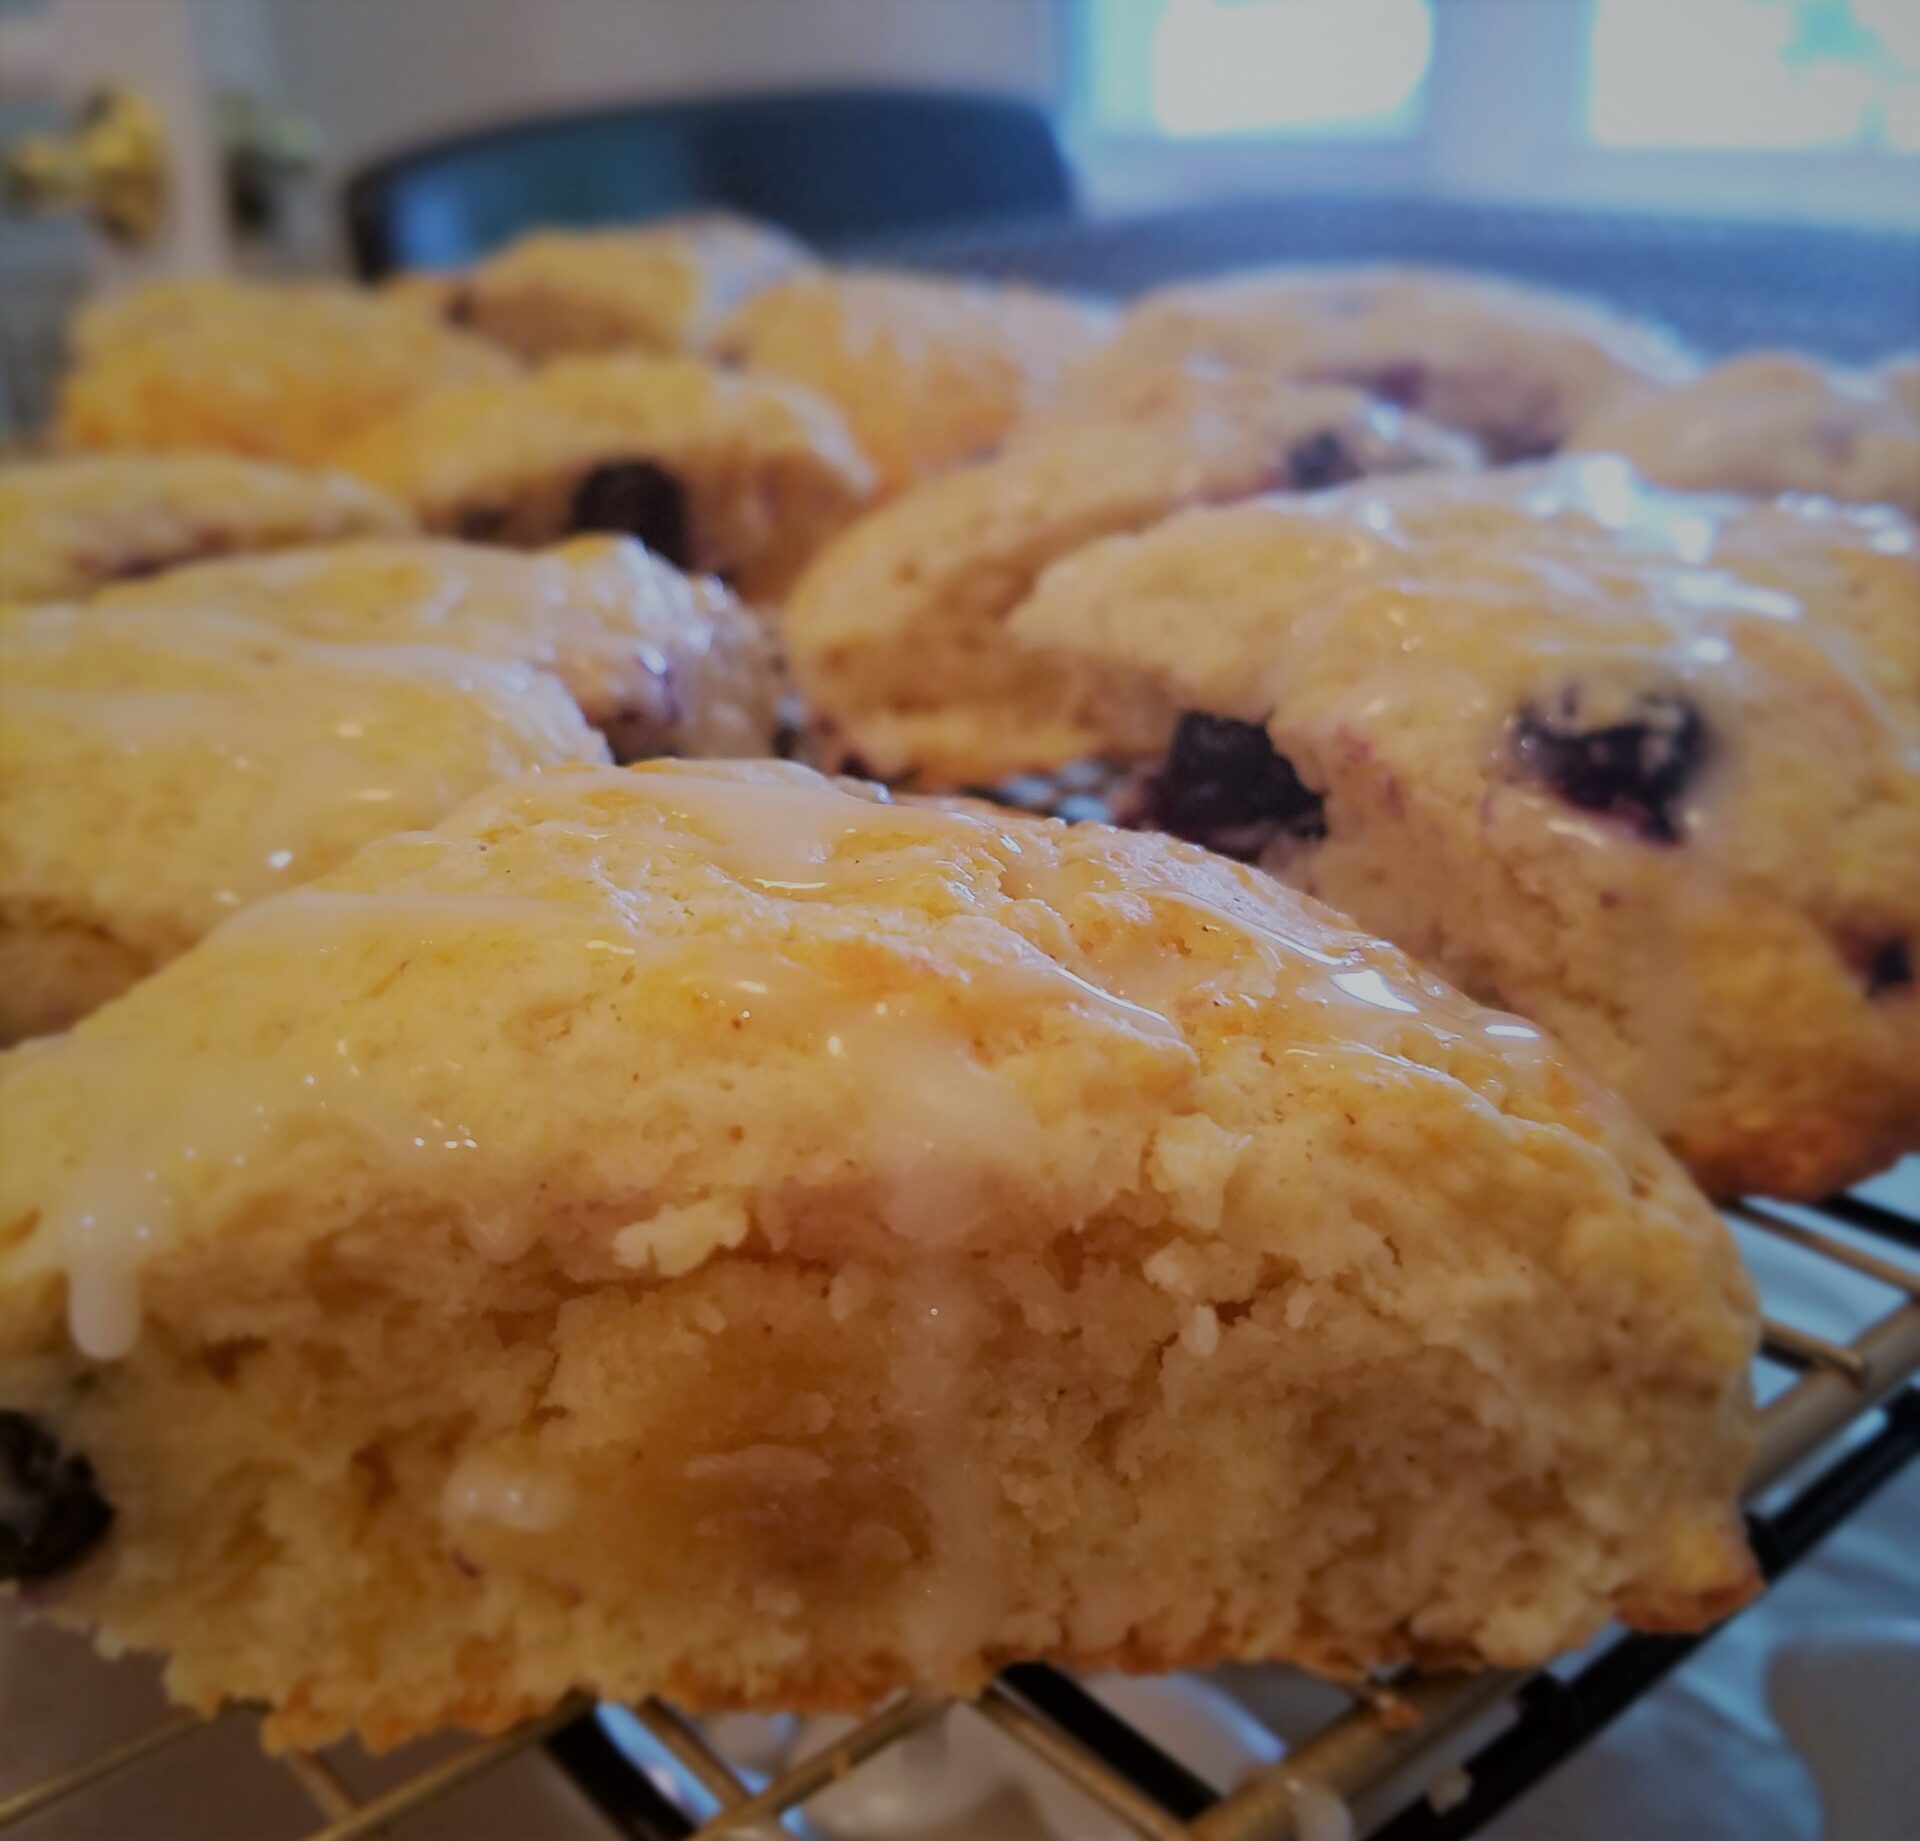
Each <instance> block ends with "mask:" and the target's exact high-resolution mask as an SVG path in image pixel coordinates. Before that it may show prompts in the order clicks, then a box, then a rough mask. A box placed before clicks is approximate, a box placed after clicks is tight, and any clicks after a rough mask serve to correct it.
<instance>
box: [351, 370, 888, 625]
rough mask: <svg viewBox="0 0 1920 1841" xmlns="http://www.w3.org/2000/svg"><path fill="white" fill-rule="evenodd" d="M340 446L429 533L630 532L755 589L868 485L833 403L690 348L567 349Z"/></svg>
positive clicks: (758, 593)
mask: <svg viewBox="0 0 1920 1841" xmlns="http://www.w3.org/2000/svg"><path fill="white" fill-rule="evenodd" d="M337 458H338V461H339V464H340V465H341V466H343V467H345V468H346V469H347V470H348V471H349V472H352V473H355V474H357V475H358V476H359V477H361V478H362V479H365V480H368V481H370V482H371V483H372V484H374V485H376V486H379V487H381V488H382V489H384V490H385V491H388V492H391V493H393V494H394V495H395V496H396V497H398V498H399V499H401V500H402V501H403V502H404V503H406V504H407V505H409V506H411V507H412V508H413V510H414V512H415V513H416V514H417V515H418V517H419V518H420V520H421V522H422V523H423V524H425V525H426V527H427V528H428V529H429V530H431V531H437V532H441V533H443V534H445V535H448V536H456V537H465V538H469V539H476V540H482V541H486V542H493V543H505V544H514V545H520V546H527V545H537V544H546V543H552V542H554V541H556V540H557V539H559V538H561V537H565V536H567V535H569V534H572V533H575V532H581V531H610V532H620V533H623V534H625V535H628V536H632V537H638V538H639V539H640V540H641V541H642V542H643V543H645V544H646V546H647V547H648V548H649V549H650V550H653V551H654V552H656V553H657V554H658V555H661V556H664V557H665V558H666V559H667V560H668V561H669V562H671V563H673V564H675V565H676V566H677V567H679V568H682V569H693V570H699V571H702V572H706V573H711V574H714V575H718V576H720V577H721V578H722V579H723V580H725V581H726V582H727V583H728V584H729V585H730V586H732V587H735V588H737V589H738V590H739V591H740V592H741V593H742V594H744V595H747V596H749V597H750V598H752V599H755V600H777V599H778V598H779V597H780V596H781V595H783V594H784V593H785V592H786V590H787V588H788V587H789V586H790V585H791V583H792V580H793V577H794V575H795V574H796V573H797V572H798V571H799V569H800V567H801V565H802V564H803V563H805V562H806V560H807V559H808V558H809V557H810V556H812V555H813V553H814V552H815V551H816V550H818V549H819V548H820V547H821V546H822V545H823V544H824V543H825V542H826V541H827V539H828V538H829V537H831V536H832V535H834V534H835V533H836V532H837V531H838V530H839V529H840V528H841V527H842V526H843V525H845V524H846V523H848V522H849V521H850V520H851V519H852V518H853V516H854V515H855V513H856V512H857V511H858V510H859V509H860V507H861V506H862V505H863V504H864V503H865V502H866V500H867V498H868V497H869V496H870V494H871V492H872V485H873V476H872V472H871V470H870V469H869V467H868V466H867V463H866V461H865V460H864V458H863V457H862V456H861V454H860V453H859V451H858V450H857V449H856V448H855V447H854V445H853V443H852V441H851V440H850V439H849V437H848V435H847V431H846V428H845V426H844V425H843V424H842V422H841V420H840V418H839V416H838V415H836V414H835V413H834V411H833V410H832V409H831V408H830V407H828V405H827V404H825V403H823V402H821V401H820V400H819V399H818V398H816V397H813V396H811V395H809V394H808V393H807V392H806V391H804V390H800V389H796V388H794V387H793V386H792V385H790V384H787V383H784V382H782V381H781V380H780V379H778V378H774V377H747V376H741V375H738V374H736V373H734V372H730V371H724V370H721V369H719V368H717V367H715V366H713V365H709V364H704V363H702V362H701V361H700V360H698V359H694V358H648V357H616V358H567V359H561V360H559V361H557V362H556V363H554V364H550V365H547V366H545V367H543V368H542V369H540V370H538V371H531V372H527V373H525V374H524V375H522V376H520V377H517V378H514V379H512V380H510V381H507V382H502V383H489V384H474V385H470V386H468V387H466V388H464V389H456V390H444V391H441V392H439V393H438V394H436V395H434V396H431V397H428V398H426V399H425V400H423V401H421V402H419V403H417V404H415V405H413V406H412V407H411V408H410V409H408V410H406V411H404V412H403V413H402V414H400V415H397V416H395V417H393V418H392V419H391V420H389V421H386V422H383V423H381V424H380V425H379V426H377V427H375V428H373V429H370V430H368V431H367V433H366V434H365V435H364V436H363V437H362V438H361V439H360V440H358V441H356V442H353V443H351V444H350V445H348V446H347V447H345V448H343V449H341V450H340V452H339V454H338V456H337Z"/></svg>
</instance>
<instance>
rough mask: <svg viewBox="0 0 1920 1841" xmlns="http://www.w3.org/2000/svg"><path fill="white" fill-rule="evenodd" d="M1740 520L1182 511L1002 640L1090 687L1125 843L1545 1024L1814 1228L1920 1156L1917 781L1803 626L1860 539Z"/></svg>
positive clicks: (1466, 511)
mask: <svg viewBox="0 0 1920 1841" xmlns="http://www.w3.org/2000/svg"><path fill="white" fill-rule="evenodd" d="M1742 516H1743V513H1742V508H1741V507H1740V505H1739V504H1738V503H1737V502H1728V501H1715V500H1712V499H1705V498H1696V499H1689V498H1685V497H1682V496H1680V495H1676V494H1670V493H1661V492H1655V491H1652V490H1649V489H1645V488H1641V487H1639V486H1637V484H1636V482H1635V481H1634V480H1633V478H1632V476H1631V474H1630V473H1629V472H1628V471H1627V469H1626V468H1625V466H1624V464H1623V463H1621V462H1618V461H1615V460H1605V461H1599V460H1596V461H1590V462H1587V463H1585V464H1584V465H1582V464H1579V463H1574V462H1563V463H1560V465H1559V466H1557V467H1555V468H1549V469H1539V470H1519V471H1516V472H1513V473H1508V474H1489V475H1481V476H1477V477H1473V476H1467V475H1436V476H1432V477H1431V478H1425V477H1423V478H1421V479H1417V480H1415V479H1409V480H1400V481H1390V482H1385V483H1383V484H1380V485H1378V486H1375V487H1349V488H1345V489H1343V490H1341V491H1338V492H1333V493H1326V494H1322V495H1320V496H1318V497H1315V498H1309V499H1299V500H1294V501H1291V502H1284V501H1281V500H1277V499H1275V500H1267V501H1263V502H1261V503H1258V504H1251V505H1246V506H1237V507H1227V508H1223V509H1220V510H1206V511H1196V512H1188V513H1185V514H1183V515H1181V516H1180V517H1178V518H1176V519H1174V520H1172V521H1171V522H1169V523H1167V524H1164V525H1162V526H1160V527H1159V528H1158V529H1157V530H1154V531H1152V532H1149V533H1147V534H1146V535H1144V536H1141V537H1137V538H1131V539H1124V538H1123V539H1113V540H1109V541H1108V542H1106V543H1103V544H1100V545H1097V546H1094V547H1092V548H1089V549H1088V550H1086V551H1083V552H1082V553H1081V554H1080V555H1078V556H1075V557H1072V558H1070V559H1068V560H1067V561H1066V562H1064V563H1062V564H1060V565H1059V566H1058V568H1057V569H1055V570H1054V571H1053V572H1051V573H1050V574H1049V575H1048V576H1047V577H1046V578H1045V579H1044V580H1043V581H1042V583H1041V585H1040V588H1039V589H1038V591H1037V592H1036V594H1035V595H1034V596H1033V597H1032V598H1031V599H1030V600H1029V601H1028V602H1027V603H1026V604H1025V605H1024V606H1023V607H1021V608H1019V609H1017V610H1016V611H1015V613H1014V616H1013V619H1012V623H1011V630H1012V632H1013V634H1014V635H1015V637H1016V638H1018V639H1021V640H1024V641H1027V642H1029V643H1032V644H1035V645H1037V646H1039V647H1041V648H1043V649H1044V650H1045V651H1046V653H1048V654H1049V655H1051V654H1052V653H1054V652H1057V651H1060V650H1067V651H1071V652H1075V653H1078V654H1080V655H1081V656H1083V657H1085V658H1086V659H1087V660H1088V661H1089V663H1090V664H1091V665H1093V666H1095V667H1097V668H1099V669H1102V670H1105V671H1107V672H1109V673H1112V674H1114V676H1115V678H1116V680H1117V681H1118V682H1119V683H1120V685H1121V686H1122V694H1117V695H1116V696H1115V698H1114V700H1113V704H1112V707H1113V709H1114V711H1115V712H1116V717H1117V719H1118V720H1117V723H1116V728H1117V729H1118V730H1120V731H1123V732H1119V733H1116V734H1115V735H1114V736H1113V737H1112V738H1111V739H1110V742H1109V746H1110V747H1111V748H1112V749H1114V750H1115V751H1125V752H1131V753H1133V754H1135V755H1136V756H1137V757H1139V758H1142V759H1146V760H1149V761H1151V762H1153V763H1154V764H1155V767H1156V771H1155V772H1153V773H1152V774H1151V775H1150V776H1149V778H1148V779H1147V781H1146V782H1145V785H1144V787H1143V789H1142V791H1143V797H1142V800H1141V804H1140V810H1139V816H1140V818H1141V819H1142V820H1143V821H1144V822H1151V823H1158V824H1163V825H1165V826H1167V827H1168V828H1170V829H1173V830H1176V831H1179V832H1182V833H1184V834H1186V835H1189V836H1197V837H1200V838H1203V839H1205V840H1206V841H1208V842H1211V843H1214V844H1216V845H1219V846H1220V847H1222V848H1227V849H1231V850H1233V851H1235V852H1236V853H1237V854H1241V855H1245V856H1248V857H1253V858H1257V859H1258V861H1259V862H1260V863H1261V864H1262V865H1264V866H1265V867H1267V868H1269V869H1271V870H1272V871H1274V872H1275V873H1276V874H1278V875H1280V876H1283V877H1284V878H1286V879H1287V880H1288V881H1289V882H1291V883H1293V884H1294V885H1295V886H1297V887H1299V888H1302V889H1305V890H1308V891H1310V892H1312V893H1313V894H1316V895H1319V896H1321V897H1323V898H1324V899H1326V900H1328V901H1330V902H1332V903H1333V904H1334V905H1335V906H1337V907H1340V908H1343V909H1345V910H1346V911H1347V912H1348V913H1350V914H1352V915H1353V916H1354V917H1355V919H1356V920H1357V921H1358V922H1359V923H1360V924H1361V925H1362V926H1364V927H1370V928H1374V929H1377V930H1378V931H1379V932H1381V933H1382V934H1384V935H1386V936H1387V937H1389V938H1391V939H1393V940H1395V941H1397V942H1398V943H1399V944H1400V945H1402V946H1404V947H1405V948H1406V949H1407V950H1408V951H1410V952H1413V953H1416V954H1418V955H1419V956H1421V957H1423V958H1424V959H1426V960H1428V961H1429V962H1430V963H1432V964H1434V965H1435V966H1436V967H1438V968H1439V969H1440V970H1442V971H1443V972H1444V973H1445V974H1446V975H1447V976H1449V977H1451V978H1453V979H1454V980H1456V981H1457V982H1458V983H1459V984H1461V985H1462V986H1464V987H1465V988H1466V989H1467V990H1468V991H1469V992H1471V993H1473V994H1474V995H1476V996H1478V997H1480V998H1482V999H1483V1000H1485V1001H1489V1002H1498V1003H1501V1004H1503V1005H1505V1006H1508V1007H1510V1008H1512V1009H1514V1010H1516V1011H1519V1012H1521V1013H1522V1014H1524V1015H1526V1016H1529V1017H1531V1018H1533V1019H1534V1020H1536V1021H1538V1022H1540V1023H1542V1024H1544V1025H1546V1026H1547V1027H1548V1028H1550V1029H1552V1030H1553V1031H1554V1032H1555V1033H1556V1034H1557V1035H1559V1036H1560V1037H1561V1038H1562V1039H1563V1040H1565V1041H1566V1042H1567V1043H1568V1045H1569V1046H1570V1047H1571V1048H1572V1049H1574V1050H1575V1051H1576V1052H1577V1053H1579V1054H1580V1055H1582V1056H1583V1057H1584V1058H1585V1059H1586V1061H1587V1062H1588V1063H1589V1064H1590V1065H1591V1066H1592V1067H1593V1068H1594V1069H1595V1070H1596V1071H1597V1072H1598V1073H1599V1074H1600V1075H1601V1076H1602V1077H1603V1078H1605V1079H1606V1080H1607V1081H1608V1082H1609V1083H1610V1084H1612V1085H1613V1086H1615V1087H1616V1088H1618V1089H1619V1090H1620V1091H1621V1092H1622V1093H1623V1094H1625V1095H1626V1097H1627V1098H1628V1099H1629V1100H1630V1101H1631V1102H1632V1103H1633V1104H1634V1105H1635V1106H1636V1107H1637V1108H1638V1109H1639V1111H1640V1112H1641V1113H1642V1115H1643V1116H1644V1117H1645V1118H1646V1119H1647V1120H1648V1121H1649V1122H1650V1123H1652V1124H1653V1125H1654V1126H1655V1128H1656V1129H1657V1130H1659V1131H1660V1133H1661V1134H1662V1135H1663V1136H1664V1137H1665V1138H1666V1140H1667V1142H1668V1143H1669V1145H1670V1146H1671V1147H1672V1148H1673V1149H1674V1150H1675V1151H1677V1152H1678V1153H1679V1155H1680V1157H1681V1159H1682V1160H1683V1161H1684V1162H1685V1163H1686V1164H1687V1165H1688V1166H1689V1167H1690V1168H1691V1169H1692V1171H1693V1173H1694V1174H1695V1176H1696V1177H1698V1178H1699V1180H1700V1181H1701V1183H1702V1184H1704V1185H1705V1186H1706V1188H1707V1189H1708V1190H1710V1191H1711V1192H1714V1193H1716V1194H1728V1193H1733V1192H1738V1191H1746V1190H1753V1191H1760V1192H1764V1193H1769V1194H1775V1195H1785V1196H1805V1197H1812V1196H1818V1195H1821V1194H1823V1193H1825V1192H1827V1191H1828V1190H1830V1189H1833V1188H1837V1187H1839V1186H1841V1185H1843V1184H1845V1183H1847V1182H1850V1181H1853V1180H1855V1179H1856V1178H1859V1177H1861V1176H1864V1175H1866V1174H1867V1173H1868V1172H1870V1171H1872V1170H1875V1169H1877V1168H1879V1167H1880V1166H1882V1165H1884V1164H1886V1163H1888V1162H1890V1161H1891V1160H1892V1159H1894V1158H1895V1157H1897V1156H1898V1155H1899V1154H1900V1153H1901V1152H1903V1151H1906V1150H1910V1149H1913V1148H1915V1147H1916V1146H1920V1055H1916V1053H1915V1045H1916V1043H1920V990H1917V989H1916V987H1915V982H1914V965H1915V955H1916V950H1917V949H1920V750H1917V749H1916V745H1915V730H1914V729H1913V728H1912V727H1911V726H1909V724H1908V723H1907V722H1905V721H1903V720H1902V718H1901V716H1900V713H1899V707H1898V706H1897V705H1896V703H1895V702H1894V700H1893V699H1892V697H1891V696H1890V695H1888V694H1886V693H1885V692H1883V690H1882V689H1881V687H1880V686H1879V685H1878V684H1876V682H1875V679H1874V676H1873V675H1872V674H1871V673H1870V672H1869V671H1868V670H1867V669H1865V668H1864V667H1863V666H1862V664H1861V663H1860V659H1861V657H1862V655H1863V653H1864V652H1865V651H1866V650H1867V649H1869V648H1871V646H1872V643H1873V642H1872V632H1871V622H1870V621H1869V620H1867V619H1865V618H1863V610H1862V608H1861V607H1860V606H1858V605H1845V606H1842V607H1840V608H1839V609H1838V610H1837V611H1835V610H1834V609H1832V608H1830V607H1828V606H1825V605H1823V598H1826V597H1833V598H1838V599H1841V600H1847V599H1848V598H1850V597H1851V596H1852V595H1853V592H1854V587H1855V586H1856V585H1857V584H1858V583H1859V582H1861V581H1862V580H1865V579H1867V578H1866V577H1865V576H1864V575H1863V574H1862V573H1861V572H1860V571H1859V570H1858V567H1857V564H1858V558H1857V556H1855V555H1854V554H1853V548H1852V546H1853V545H1854V543H1855V541H1856V539H1857V537H1858V534H1859V526H1858V525H1857V524H1856V523H1855V522H1854V521H1853V520H1850V519H1849V518H1847V517H1846V516H1845V515H1844V514H1842V513H1836V512H1834V511H1832V510H1831V509H1830V508H1829V509H1827V510H1826V511H1824V512H1823V511H1822V509H1821V508H1820V507H1819V506H1818V505H1814V504H1809V506H1807V507H1804V508H1802V510H1801V511H1800V513H1799V514H1798V515H1796V516H1793V517H1781V518H1778V519H1776V520H1774V521H1772V522H1771V523H1769V524H1767V525H1765V526H1758V525H1754V524H1751V523H1743V522H1742V521H1741V520H1742ZM1722 518H1725V519H1726V520H1728V521H1729V522H1730V524H1731V525H1732V526H1733V536H1732V538H1731V540H1730V541H1729V542H1728V543H1727V544H1726V545H1725V547H1724V548H1722V547H1717V542H1716V539H1717V536H1718V534H1719V532H1718V527H1717V521H1718V520H1720V519H1722ZM1905 540H1906V547H1905V549H1904V551H1903V552H1902V553H1900V554H1899V555H1897V556H1896V555H1893V554H1891V553H1888V554H1884V555H1883V556H1882V557H1881V560H1882V561H1883V562H1885V563H1887V564H1888V565H1889V566H1890V567H1891V566H1893V565H1896V564H1897V566H1898V567H1899V568H1900V569H1901V570H1903V571H1904V576H1905V581H1906V584H1907V594H1906V598H1905V606H1906V607H1907V609H1908V610H1909V615H1908V618H1909V619H1910V610H1911V609H1912V608H1913V607H1914V606H1915V605H1920V563H1917V562H1916V559H1915V555H1914V545H1913V533H1912V531H1911V528H1910V527H1909V528H1908V530H1907V531H1906V533H1905ZM1767 542H1770V543H1772V544H1773V545H1774V546H1776V548H1777V550H1778V552H1779V555H1780V556H1781V557H1782V558H1784V559H1785V560H1784V561H1782V562H1779V563H1777V564H1776V565H1775V566H1774V567H1773V568H1772V569H1771V570H1762V569H1756V568H1754V567H1751V566H1750V565H1749V564H1748V563H1747V561H1746V560H1745V557H1746V556H1750V555H1752V554H1754V553H1755V552H1756V551H1759V550H1760V549H1761V548H1762V547H1763V545H1764V544H1765V543H1767ZM1829 544H1831V545H1832V547H1833V549H1834V550H1835V551H1836V552H1837V556H1836V557H1835V558H1834V559H1833V560H1832V561H1831V566H1823V565H1824V564H1825V563H1826V562H1827V559H1826V558H1824V557H1823V551H1824V550H1825V549H1826V548H1827V546H1828V545H1829ZM1743 552H1744V554H1743ZM1769 578H1770V579H1769ZM1790 581H1791V582H1794V583H1796V584H1797V594H1798V598H1796V596H1795V594H1790V593H1788V592H1787V591H1786V589H1785V588H1784V587H1783V586H1782V585H1781V584H1784V583H1787V582H1790ZM1882 585H1883V586H1885V585H1886V583H1885V582H1884V580H1883V583H1882ZM1885 605H1886V606H1887V608H1889V609H1891V608H1892V607H1893V606H1894V605H1895V603H1894V601H1893V599H1892V597H1891V596H1889V598H1888V600H1887V602H1886V604H1885ZM1908 657H1909V659H1911V657H1912V649H1911V645H1910V644H1909V651H1908ZM1899 669H1900V667H1899V666H1898V664H1897V661H1890V663H1889V682H1890V683H1891V681H1892V679H1893V677H1894V675H1896V674H1897V672H1898V670H1899Z"/></svg>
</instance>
